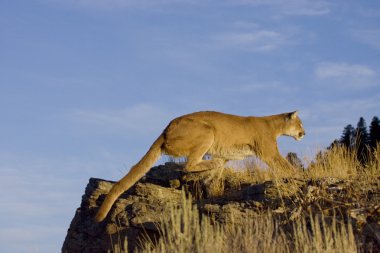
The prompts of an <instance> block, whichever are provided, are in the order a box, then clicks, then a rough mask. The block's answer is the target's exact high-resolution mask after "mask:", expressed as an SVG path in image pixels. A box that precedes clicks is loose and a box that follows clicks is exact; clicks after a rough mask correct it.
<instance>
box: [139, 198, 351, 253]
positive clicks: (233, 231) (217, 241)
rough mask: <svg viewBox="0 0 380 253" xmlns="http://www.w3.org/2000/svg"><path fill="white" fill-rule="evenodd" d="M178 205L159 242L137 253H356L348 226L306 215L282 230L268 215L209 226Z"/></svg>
mask: <svg viewBox="0 0 380 253" xmlns="http://www.w3.org/2000/svg"><path fill="white" fill-rule="evenodd" d="M182 204H183V205H182V207H181V208H177V207H174V206H173V208H172V210H171V216H170V217H165V218H163V219H162V223H161V224H163V225H162V227H161V229H160V231H161V233H162V234H161V237H160V239H159V240H158V241H156V242H152V241H147V242H146V243H145V245H144V249H143V250H142V251H140V252H141V253H186V252H199V253H210V252H218V253H219V252H221V253H235V252H236V253H241V252H242V253H245V252H247V253H248V252H249V253H261V252H273V253H288V252H289V253H290V252H300V253H301V252H302V253H304V252H317V253H319V252H331V253H332V252H337V253H339V252H342V253H344V252H345V253H347V252H348V253H350V252H358V246H357V243H356V239H355V236H354V233H353V229H352V226H351V225H350V224H348V225H345V224H343V223H337V222H335V221H333V222H332V223H327V222H326V221H325V219H324V218H323V217H322V218H321V217H318V216H313V215H310V217H311V219H309V220H306V219H305V218H302V219H299V220H297V221H296V222H293V223H292V224H291V225H290V226H288V230H286V229H285V228H284V227H283V226H281V225H280V222H279V221H278V220H277V219H276V218H275V216H274V215H273V214H272V213H271V212H270V211H268V212H266V213H263V214H261V215H258V216H257V217H256V218H255V219H247V220H246V222H244V223H243V224H241V223H231V224H227V225H226V224H224V225H222V224H212V222H211V220H210V219H209V218H208V217H207V216H201V215H199V212H198V209H197V208H196V207H195V206H193V205H192V201H191V200H189V199H186V198H185V197H184V199H183V203H182Z"/></svg>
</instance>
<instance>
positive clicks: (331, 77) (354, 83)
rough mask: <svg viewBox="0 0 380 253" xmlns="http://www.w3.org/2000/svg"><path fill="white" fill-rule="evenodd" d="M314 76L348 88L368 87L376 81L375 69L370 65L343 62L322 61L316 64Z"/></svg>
mask: <svg viewBox="0 0 380 253" xmlns="http://www.w3.org/2000/svg"><path fill="white" fill-rule="evenodd" d="M315 76H316V77H317V78H318V79H320V80H323V81H329V83H328V84H329V85H330V84H331V82H332V83H333V84H336V85H339V86H345V87H350V88H363V87H370V86H374V85H375V84H377V83H378V81H377V80H376V76H377V74H376V71H375V70H373V69H372V68H371V67H369V66H365V65H359V64H348V63H344V62H322V63H320V64H318V65H317V66H316V69H315Z"/></svg>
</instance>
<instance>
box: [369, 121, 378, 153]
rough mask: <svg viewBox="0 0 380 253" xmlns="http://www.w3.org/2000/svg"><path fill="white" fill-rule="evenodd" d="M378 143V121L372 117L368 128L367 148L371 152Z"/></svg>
mask: <svg viewBox="0 0 380 253" xmlns="http://www.w3.org/2000/svg"><path fill="white" fill-rule="evenodd" d="M379 142H380V120H379V118H378V117H376V116H375V117H373V119H372V122H371V125H370V126H369V146H370V148H371V150H374V149H375V148H376V145H377V143H379Z"/></svg>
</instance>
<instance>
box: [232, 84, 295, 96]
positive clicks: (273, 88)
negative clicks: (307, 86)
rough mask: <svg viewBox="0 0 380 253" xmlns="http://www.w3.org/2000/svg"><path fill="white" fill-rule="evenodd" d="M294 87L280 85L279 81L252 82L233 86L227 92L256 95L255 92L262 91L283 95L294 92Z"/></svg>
mask: <svg viewBox="0 0 380 253" xmlns="http://www.w3.org/2000/svg"><path fill="white" fill-rule="evenodd" d="M295 89H296V88H295V86H292V85H287V84H284V83H281V82H279V81H269V82H253V83H248V84H243V85H240V86H239V85H235V86H234V88H228V91H230V92H231V91H239V92H244V93H246V92H249V93H256V92H263V91H270V92H276V94H277V93H281V94H285V93H292V92H294V91H295Z"/></svg>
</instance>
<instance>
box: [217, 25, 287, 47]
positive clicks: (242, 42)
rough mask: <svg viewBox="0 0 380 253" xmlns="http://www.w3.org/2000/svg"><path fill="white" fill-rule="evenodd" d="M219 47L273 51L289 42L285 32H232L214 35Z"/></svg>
mask: <svg viewBox="0 0 380 253" xmlns="http://www.w3.org/2000/svg"><path fill="white" fill-rule="evenodd" d="M214 40H215V43H216V45H217V46H219V47H232V48H238V49H243V50H247V51H254V52H269V51H273V50H275V49H277V48H279V47H281V46H282V45H283V44H285V43H287V38H286V36H285V35H284V34H282V33H280V32H277V31H272V30H256V31H250V32H230V33H222V34H218V35H216V36H214Z"/></svg>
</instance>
